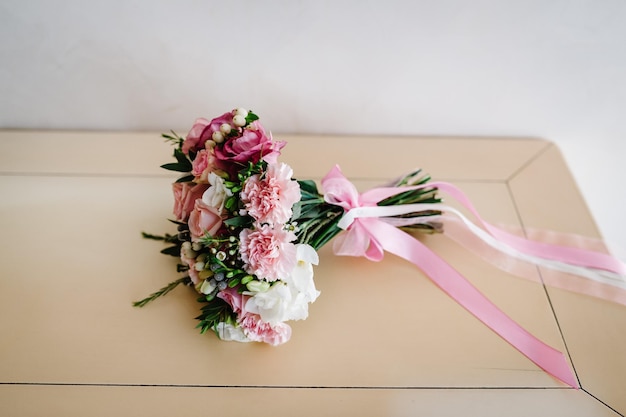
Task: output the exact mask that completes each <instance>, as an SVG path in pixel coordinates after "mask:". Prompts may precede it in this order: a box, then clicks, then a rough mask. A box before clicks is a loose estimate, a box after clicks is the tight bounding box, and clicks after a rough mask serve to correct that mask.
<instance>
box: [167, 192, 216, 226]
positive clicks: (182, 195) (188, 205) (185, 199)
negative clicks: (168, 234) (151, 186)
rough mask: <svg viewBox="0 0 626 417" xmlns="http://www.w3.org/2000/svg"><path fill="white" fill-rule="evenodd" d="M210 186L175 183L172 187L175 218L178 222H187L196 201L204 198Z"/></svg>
mask: <svg viewBox="0 0 626 417" xmlns="http://www.w3.org/2000/svg"><path fill="white" fill-rule="evenodd" d="M207 188H208V185H205V184H194V185H191V184H190V183H187V182H183V183H180V182H175V183H174V184H173V185H172V189H173V191H174V216H176V220H178V221H181V222H186V221H187V219H188V218H189V214H191V212H192V211H193V208H194V206H195V203H196V200H197V199H199V198H202V195H203V194H204V192H205V191H206V190H207Z"/></svg>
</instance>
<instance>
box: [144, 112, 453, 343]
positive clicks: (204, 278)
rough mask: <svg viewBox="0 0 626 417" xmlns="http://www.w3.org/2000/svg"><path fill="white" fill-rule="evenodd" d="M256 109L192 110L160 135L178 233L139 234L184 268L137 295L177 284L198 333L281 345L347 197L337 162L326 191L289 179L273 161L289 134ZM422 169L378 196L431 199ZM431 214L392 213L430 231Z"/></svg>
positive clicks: (434, 226)
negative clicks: (194, 113) (193, 308)
mask: <svg viewBox="0 0 626 417" xmlns="http://www.w3.org/2000/svg"><path fill="white" fill-rule="evenodd" d="M258 119H259V118H258V116H257V115H256V114H254V113H253V112H251V111H247V110H245V109H242V108H238V109H235V110H233V111H230V112H227V113H225V114H223V115H221V116H219V117H217V118H214V119H213V120H210V121H209V120H207V119H203V118H200V119H197V120H196V121H195V123H194V125H193V126H192V128H191V130H190V131H189V133H188V134H187V136H186V137H185V138H182V137H180V136H178V135H176V134H175V133H173V132H172V133H171V134H164V135H163V136H164V137H165V138H166V139H167V140H168V141H170V142H171V144H172V145H173V146H174V158H175V162H172V163H167V164H164V165H162V168H164V169H167V170H172V171H177V172H180V173H181V177H180V178H179V179H178V180H177V181H176V182H175V183H174V184H173V194H174V210H173V215H174V219H172V220H171V221H172V222H173V223H175V224H176V225H177V228H178V233H176V234H164V235H153V234H148V233H144V234H143V236H144V237H145V238H149V239H155V240H161V241H163V242H165V243H166V244H169V245H168V246H167V247H166V248H165V249H163V250H162V251H161V252H162V253H163V254H166V255H171V256H174V257H176V258H178V259H179V262H178V265H177V267H176V268H177V272H179V273H181V274H182V277H181V278H179V279H177V280H175V281H173V282H172V283H170V284H169V285H167V286H166V287H164V288H162V289H160V290H159V291H157V292H155V293H153V294H151V295H150V296H148V297H146V298H145V299H143V300H141V301H137V302H135V303H134V305H135V306H138V307H143V306H144V305H146V304H147V303H149V302H151V301H153V300H154V299H156V298H158V297H160V296H162V295H165V294H167V293H168V292H170V291H171V290H173V289H174V288H176V287H177V286H178V285H179V284H184V285H187V286H191V287H193V288H194V289H195V290H196V291H197V293H198V302H199V303H201V305H202V307H201V313H200V315H199V316H198V317H197V319H198V320H199V323H198V326H197V327H198V328H199V329H200V332H201V333H205V332H207V331H208V330H212V331H213V332H215V333H216V334H217V336H218V337H219V338H220V339H222V340H228V341H239V342H248V341H255V342H265V343H269V344H271V345H279V344H282V343H285V342H286V341H288V340H289V338H290V336H291V327H290V326H289V325H288V324H287V322H288V321H290V320H303V319H306V318H307V316H308V305H309V303H312V302H314V301H315V300H316V299H317V297H318V296H319V291H318V290H317V289H316V287H315V283H314V279H313V276H314V273H313V265H316V264H317V263H318V255H317V250H318V249H319V248H321V247H322V246H323V245H325V244H326V243H328V242H329V241H330V240H331V239H333V238H334V237H335V236H336V235H337V234H339V233H340V232H341V231H342V229H341V228H340V227H339V226H338V224H339V222H340V220H341V218H342V216H343V215H344V212H345V207H343V206H342V205H341V204H338V203H337V202H333V201H332V195H333V182H334V180H333V175H332V174H333V173H335V174H340V171H339V168H335V170H333V172H331V174H329V176H327V178H326V179H325V181H324V185H325V189H326V193H325V195H322V194H321V193H320V192H319V191H318V188H317V184H316V183H315V182H314V181H311V180H296V179H294V178H293V170H292V168H291V167H290V166H289V165H287V164H285V163H283V162H279V161H278V157H279V156H280V151H281V149H282V148H283V147H284V146H285V145H286V142H282V141H275V140H273V138H272V135H271V134H270V133H268V132H266V130H265V129H264V128H263V126H262V125H261V123H260V122H259V120H258ZM429 179H430V178H429V177H428V176H426V175H423V174H422V173H421V171H419V170H417V171H415V172H412V173H410V174H409V175H406V176H404V177H402V178H400V179H399V180H397V181H396V182H395V183H394V184H393V186H399V187H402V186H420V187H418V188H415V189H412V190H408V191H404V192H402V193H396V194H395V195H393V196H390V197H388V198H384V199H382V200H381V201H380V202H378V203H377V204H378V205H380V206H394V205H402V204H409V205H415V204H433V203H438V202H440V200H439V199H438V198H437V196H436V192H437V189H436V187H422V186H423V185H426V184H427V182H428V181H429ZM353 193H354V194H355V196H357V195H358V194H356V190H353ZM355 198H358V197H355ZM438 214H441V213H440V212H438V211H436V210H432V209H425V210H411V211H410V212H408V213H402V214H400V215H398V216H396V217H397V218H398V219H416V218H420V219H426V220H424V221H413V222H409V223H407V224H406V225H405V226H403V227H405V228H413V229H416V230H421V231H425V232H434V231H437V230H439V227H440V224H439V223H437V222H436V221H433V222H430V221H428V220H427V219H428V218H429V217H431V216H435V215H438ZM364 242H365V243H364ZM336 243H337V244H338V245H342V246H344V247H345V248H349V247H351V246H352V245H354V244H357V246H358V245H360V246H363V245H364V244H367V242H366V241H362V242H361V243H360V244H359V243H357V242H354V239H348V240H347V241H339V240H338V241H337V242H336ZM363 249H364V250H365V251H367V250H369V248H363ZM374 250H375V249H374Z"/></svg>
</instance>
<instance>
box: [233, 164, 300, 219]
mask: <svg viewBox="0 0 626 417" xmlns="http://www.w3.org/2000/svg"><path fill="white" fill-rule="evenodd" d="M292 175H293V170H292V169H291V167H290V166H289V165H287V164H285V163H280V164H272V165H269V166H268V168H267V172H266V173H265V175H264V176H263V177H262V178H261V176H259V175H253V176H251V177H250V178H248V179H247V180H246V183H245V185H244V187H243V190H242V192H241V200H242V201H243V203H244V204H245V207H246V210H247V211H248V214H249V215H250V216H252V217H253V218H254V219H255V220H256V221H257V222H259V223H268V224H271V225H275V224H284V223H287V221H289V219H290V218H291V215H292V214H293V212H292V210H291V208H292V207H293V205H294V204H295V203H297V202H298V201H300V186H299V185H298V182H297V181H293V180H292V179H291V176H292Z"/></svg>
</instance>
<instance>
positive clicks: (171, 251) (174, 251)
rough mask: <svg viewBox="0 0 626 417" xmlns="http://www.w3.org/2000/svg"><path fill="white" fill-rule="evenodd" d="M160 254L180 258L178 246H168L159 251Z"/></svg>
mask: <svg viewBox="0 0 626 417" xmlns="http://www.w3.org/2000/svg"><path fill="white" fill-rule="evenodd" d="M161 253H162V254H164V255H170V256H176V257H178V256H180V246H178V245H175V246H170V247H168V248H165V249H163V250H161Z"/></svg>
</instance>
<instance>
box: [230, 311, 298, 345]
mask: <svg viewBox="0 0 626 417" xmlns="http://www.w3.org/2000/svg"><path fill="white" fill-rule="evenodd" d="M239 325H240V326H241V327H242V328H243V332H244V334H245V335H246V336H247V337H248V339H250V340H252V341H254V342H264V343H268V344H270V345H272V346H277V345H280V344H283V343H285V342H287V341H288V340H289V339H290V338H291V327H290V326H289V325H288V324H286V323H278V324H276V325H274V326H271V325H270V324H268V323H265V322H264V321H262V320H261V318H260V317H259V316H258V315H256V314H247V315H245V316H244V317H242V318H241V320H240V321H239Z"/></svg>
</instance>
